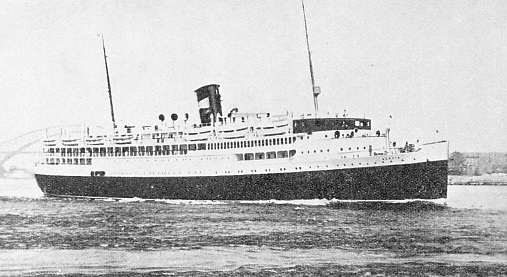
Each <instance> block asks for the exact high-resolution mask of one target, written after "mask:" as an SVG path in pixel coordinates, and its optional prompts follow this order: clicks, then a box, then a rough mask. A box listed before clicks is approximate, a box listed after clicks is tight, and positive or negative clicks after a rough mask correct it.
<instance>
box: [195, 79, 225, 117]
mask: <svg viewBox="0 0 507 277" xmlns="http://www.w3.org/2000/svg"><path fill="white" fill-rule="evenodd" d="M219 87H220V85H216V84H211V85H206V86H203V87H200V88H198V89H197V90H195V93H196V94H197V105H198V107H199V115H200V117H201V123H211V115H213V122H216V118H217V115H218V114H220V116H222V103H221V100H220V99H221V96H220V92H219V90H218V88H219Z"/></svg>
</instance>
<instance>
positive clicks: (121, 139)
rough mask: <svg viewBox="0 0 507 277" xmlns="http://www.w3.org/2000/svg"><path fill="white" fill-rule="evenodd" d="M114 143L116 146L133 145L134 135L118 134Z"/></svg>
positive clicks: (114, 138)
mask: <svg viewBox="0 0 507 277" xmlns="http://www.w3.org/2000/svg"><path fill="white" fill-rule="evenodd" d="M113 142H114V143H116V144H131V143H132V134H116V135H114V136H113Z"/></svg>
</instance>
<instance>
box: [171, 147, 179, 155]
mask: <svg viewBox="0 0 507 277" xmlns="http://www.w3.org/2000/svg"><path fill="white" fill-rule="evenodd" d="M171 152H172V153H171V154H173V155H176V154H178V145H171Z"/></svg>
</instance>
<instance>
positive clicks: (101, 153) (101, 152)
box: [100, 147, 106, 157]
mask: <svg viewBox="0 0 507 277" xmlns="http://www.w3.org/2000/svg"><path fill="white" fill-rule="evenodd" d="M100 156H101V157H105V156H106V148H105V147H100Z"/></svg>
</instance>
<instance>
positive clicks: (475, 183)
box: [448, 182, 507, 186]
mask: <svg viewBox="0 0 507 277" xmlns="http://www.w3.org/2000/svg"><path fill="white" fill-rule="evenodd" d="M448 185H449V186H507V182H455V183H451V182H449V183H448Z"/></svg>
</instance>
